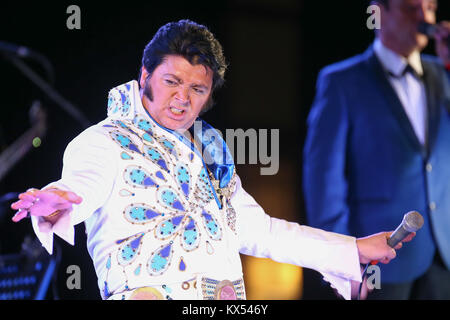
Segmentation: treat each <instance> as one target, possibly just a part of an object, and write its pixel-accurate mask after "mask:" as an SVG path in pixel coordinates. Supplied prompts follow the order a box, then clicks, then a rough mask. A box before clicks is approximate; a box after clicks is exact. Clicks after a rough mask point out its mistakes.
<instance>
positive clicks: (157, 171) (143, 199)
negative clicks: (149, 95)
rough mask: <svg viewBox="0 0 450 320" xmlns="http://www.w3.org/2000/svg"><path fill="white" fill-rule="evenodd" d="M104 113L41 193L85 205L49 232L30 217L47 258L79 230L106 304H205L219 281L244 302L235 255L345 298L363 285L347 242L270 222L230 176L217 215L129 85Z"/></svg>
mask: <svg viewBox="0 0 450 320" xmlns="http://www.w3.org/2000/svg"><path fill="white" fill-rule="evenodd" d="M108 107H109V111H110V112H109V114H108V115H109V117H108V118H107V119H105V120H104V121H102V122H100V123H99V124H97V125H94V126H92V127H90V128H88V129H87V130H85V131H84V132H83V133H81V134H80V135H79V136H78V137H76V138H75V139H74V140H73V141H72V142H70V144H69V145H68V147H67V149H66V151H65V154H64V167H63V172H62V177H61V179H60V180H59V181H56V182H54V183H51V184H50V185H49V186H52V187H58V188H61V189H63V190H70V191H73V192H75V193H76V194H78V195H79V196H81V197H82V198H83V202H82V203H81V204H79V205H74V206H73V211H72V212H70V213H64V214H62V216H61V217H60V219H59V220H58V221H57V222H56V223H55V224H54V225H53V226H52V225H50V224H49V223H48V222H45V220H43V219H42V218H41V217H32V223H33V228H34V231H35V233H36V235H37V236H38V238H39V239H40V241H41V242H42V244H43V246H44V247H45V248H46V249H47V250H48V252H49V253H52V247H53V234H54V233H55V234H57V235H58V236H60V237H61V238H63V239H64V240H66V241H67V242H69V243H71V244H72V245H73V244H74V243H75V241H74V225H76V224H78V223H81V222H85V225H86V232H87V238H88V240H87V247H88V251H89V254H90V255H91V257H92V260H93V262H94V267H95V270H96V273H97V276H98V285H99V289H100V292H101V295H102V297H103V298H104V299H107V298H111V297H113V298H116V297H118V298H120V297H123V298H126V297H128V296H129V295H128V293H130V292H133V290H140V288H150V289H148V290H150V291H149V292H151V294H153V295H155V296H156V297H163V298H164V297H170V298H173V299H205V298H212V297H213V294H212V292H213V291H214V290H209V289H210V288H211V286H212V287H214V286H215V285H216V284H217V283H219V281H221V282H222V283H231V282H233V284H234V286H235V289H236V295H237V296H238V298H239V297H240V298H245V292H243V289H240V288H241V287H243V279H242V278H243V277H242V266H241V260H240V255H239V253H243V254H247V255H252V256H256V257H266V258H271V259H273V260H275V261H278V262H285V263H292V264H295V265H299V266H303V267H307V268H312V269H315V270H317V271H319V272H321V273H322V274H323V276H324V278H325V280H326V281H328V282H330V284H331V285H332V286H333V287H334V288H336V289H337V290H338V292H339V293H340V294H341V295H342V296H343V297H344V298H345V299H350V281H349V280H355V281H361V273H360V272H361V271H360V265H359V256H358V250H357V246H356V241H355V238H354V237H349V236H345V235H340V234H335V233H331V232H325V231H323V230H318V229H314V228H311V227H307V226H301V225H299V224H297V223H292V222H287V221H285V220H281V219H276V218H272V217H270V216H268V215H267V214H266V213H265V212H264V210H263V208H262V207H261V206H259V205H258V203H256V201H255V200H254V199H253V198H252V197H251V196H250V195H249V194H248V193H247V192H245V190H244V189H243V188H242V185H241V181H240V179H239V177H238V176H237V175H236V174H235V175H234V176H233V179H232V182H233V183H232V184H231V185H232V189H231V194H230V197H229V198H228V200H229V201H228V202H229V204H227V206H225V204H224V206H223V207H222V208H220V205H219V204H218V203H217V199H216V201H215V199H214V197H212V196H211V194H212V193H214V192H213V190H214V188H211V185H210V184H208V180H207V177H205V176H204V175H203V178H202V172H205V167H204V163H203V160H202V158H201V157H200V156H199V155H198V154H197V153H196V152H195V150H193V149H192V146H188V145H187V144H185V143H183V142H181V141H180V140H179V139H178V137H175V136H174V135H173V134H172V133H170V132H169V131H168V130H167V129H165V128H163V127H161V126H159V125H158V124H157V123H156V122H154V120H153V119H152V118H151V117H149V115H148V114H147V113H146V111H145V109H144V107H143V106H142V102H141V100H140V96H139V88H138V84H137V82H136V81H131V82H129V83H127V84H125V85H121V86H119V87H116V88H114V89H112V90H111V92H110V98H109V103H108ZM149 151H151V152H149ZM156 152H159V153H160V155H161V157H160V158H159V159H160V160H161V159H163V160H164V161H165V162H164V163H162V162H158V161H157V158H158V157H156V156H155V155H156ZM149 155H150V156H149ZM137 169H139V170H137ZM136 170H137V171H136ZM142 175H144V176H142ZM130 177H131V179H130ZM186 181H187V184H184V185H182V183H186ZM210 192H212V193H210ZM176 200H178V202H177V203H176ZM228 206H229V207H228ZM138 207H139V208H140V207H144V208H147V209H148V210H149V211H145V210H144V211H138V210H137V209H136V208H138ZM229 208H234V212H235V215H233V214H231V213H230V211H228V209H229ZM133 210H134V211H133ZM169 218H172V219H173V220H171V221H169V220H168V219H169ZM177 219H179V220H177ZM189 225H191V226H195V229H193V228H191V229H190V230H188V229H189V228H188V226H189ZM169 226H170V227H169ZM193 231H195V232H196V237H195V238H194V237H192V241H190V242H189V241H188V240H187V238H189V237H190V236H192V232H193ZM189 232H191V233H189ZM164 248H169V249H167V250H165V251H164ZM163 251H164V252H163ZM158 252H159V253H158ZM193 279H197V280H196V282H192V281H193ZM189 281H191V282H189ZM224 281H225V282H224ZM228 281H229V282H228ZM261 281H264V279H261ZM193 287H195V290H194V291H192V288H193ZM186 288H190V289H189V290H191V291H188V290H187V289H186ZM169 289H170V293H169V294H167V295H166V293H167V292H166V291H168V290H169ZM215 290H216V291H217V288H216V289H215ZM188 292H190V295H188V294H187V293H188ZM228 292H230V291H228Z"/></svg>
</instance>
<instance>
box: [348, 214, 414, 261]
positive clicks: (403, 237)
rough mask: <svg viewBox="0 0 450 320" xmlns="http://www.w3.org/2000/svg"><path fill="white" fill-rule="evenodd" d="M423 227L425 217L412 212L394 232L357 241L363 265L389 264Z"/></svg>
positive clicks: (406, 215)
mask: <svg viewBox="0 0 450 320" xmlns="http://www.w3.org/2000/svg"><path fill="white" fill-rule="evenodd" d="M422 226H423V217H422V216H421V215H420V213H418V212H417V211H410V212H408V213H407V214H405V216H404V217H403V221H402V223H401V224H400V225H399V226H398V227H397V229H395V231H394V232H392V233H390V232H381V233H378V234H375V235H371V236H368V237H365V238H359V239H357V240H356V244H357V247H358V253H359V260H360V263H361V264H366V263H369V262H370V263H372V264H376V263H378V261H380V262H381V263H384V264H386V263H389V261H390V260H392V259H394V258H395V256H396V252H395V250H398V249H400V248H401V247H402V246H403V242H409V241H411V240H412V238H414V236H415V235H416V231H417V230H419V229H420V228H421V227H422Z"/></svg>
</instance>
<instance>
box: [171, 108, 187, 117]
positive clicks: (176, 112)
mask: <svg viewBox="0 0 450 320" xmlns="http://www.w3.org/2000/svg"><path fill="white" fill-rule="evenodd" d="M170 111H171V112H172V113H173V114H176V115H182V114H183V113H184V112H185V110H184V109H179V108H176V107H173V106H170Z"/></svg>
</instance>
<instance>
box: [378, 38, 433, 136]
mask: <svg viewBox="0 0 450 320" xmlns="http://www.w3.org/2000/svg"><path fill="white" fill-rule="evenodd" d="M373 48H374V50H375V54H376V55H377V57H378V59H379V60H380V62H381V64H382V65H383V67H384V68H385V70H387V71H388V73H390V75H389V82H390V83H391V85H392V87H393V88H394V90H395V92H396V93H397V96H398V98H399V99H400V102H401V104H402V106H403V108H404V110H405V112H406V114H407V116H408V119H409V121H410V122H411V125H412V127H413V129H414V132H415V133H416V136H417V138H418V140H419V142H420V143H421V144H422V145H425V143H426V130H427V128H426V119H427V100H426V92H425V85H424V83H423V81H421V80H420V79H417V78H416V77H415V76H414V75H413V74H411V73H410V72H407V73H403V71H404V70H405V68H406V66H407V65H408V64H409V65H410V66H411V67H412V68H413V69H414V71H415V72H416V73H417V74H418V75H420V76H422V75H423V68H422V62H421V59H420V52H419V51H418V50H416V51H414V52H413V53H411V55H410V56H409V57H408V58H405V57H403V56H401V55H399V54H397V53H395V52H394V51H392V50H391V49H389V48H387V47H386V46H385V45H384V44H383V43H382V41H381V40H380V39H379V38H377V39H376V40H375V43H374V46H373Z"/></svg>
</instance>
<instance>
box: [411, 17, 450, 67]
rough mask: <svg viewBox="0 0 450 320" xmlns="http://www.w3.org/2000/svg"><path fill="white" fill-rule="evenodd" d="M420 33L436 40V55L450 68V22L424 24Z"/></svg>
mask: <svg viewBox="0 0 450 320" xmlns="http://www.w3.org/2000/svg"><path fill="white" fill-rule="evenodd" d="M418 31H419V32H420V33H423V34H424V35H426V36H427V37H428V38H433V39H435V40H436V53H437V55H438V56H439V57H440V58H441V60H442V62H443V63H444V65H445V66H446V67H449V66H450V22H449V21H441V22H439V23H438V24H429V23H426V22H422V23H420V24H419V29H418Z"/></svg>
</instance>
